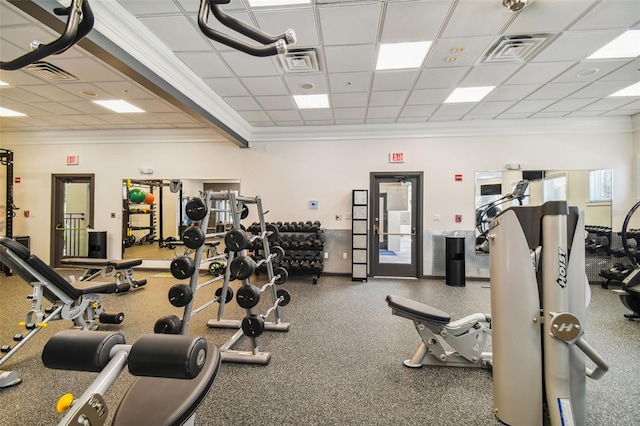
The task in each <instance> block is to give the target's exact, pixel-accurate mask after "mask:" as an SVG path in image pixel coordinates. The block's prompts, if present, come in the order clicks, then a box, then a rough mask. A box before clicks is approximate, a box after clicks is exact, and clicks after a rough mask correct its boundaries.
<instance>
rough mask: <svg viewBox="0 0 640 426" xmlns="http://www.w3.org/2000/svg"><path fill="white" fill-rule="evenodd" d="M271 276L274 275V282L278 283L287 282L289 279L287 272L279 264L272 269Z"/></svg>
mask: <svg viewBox="0 0 640 426" xmlns="http://www.w3.org/2000/svg"><path fill="white" fill-rule="evenodd" d="M273 276H274V277H276V281H275V283H276V284H278V285H280V284H284V283H286V282H287V280H288V279H289V272H287V270H286V269H284V268H283V267H281V266H278V267H277V268H274V269H273Z"/></svg>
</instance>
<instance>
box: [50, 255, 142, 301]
mask: <svg viewBox="0 0 640 426" xmlns="http://www.w3.org/2000/svg"><path fill="white" fill-rule="evenodd" d="M61 262H62V264H63V265H65V266H69V267H76V268H82V269H84V270H85V271H84V272H83V274H82V275H81V276H80V278H78V280H79V281H91V280H93V279H94V278H96V277H97V276H99V275H102V276H103V277H105V278H111V277H115V280H116V286H117V290H116V293H125V292H127V291H129V290H132V289H135V288H139V287H142V286H143V285H145V284H146V283H147V280H146V279H142V280H136V279H135V278H134V276H133V267H134V266H138V265H141V264H142V259H126V260H111V259H95V258H89V257H67V258H64V259H62V261H61Z"/></svg>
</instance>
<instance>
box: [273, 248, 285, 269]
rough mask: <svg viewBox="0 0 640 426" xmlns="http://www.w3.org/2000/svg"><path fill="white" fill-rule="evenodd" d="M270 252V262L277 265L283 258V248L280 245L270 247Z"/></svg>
mask: <svg viewBox="0 0 640 426" xmlns="http://www.w3.org/2000/svg"><path fill="white" fill-rule="evenodd" d="M271 254H272V255H273V257H272V258H271V259H272V261H271V263H272V264H273V265H279V264H280V262H282V259H284V249H283V248H282V247H280V246H273V247H271Z"/></svg>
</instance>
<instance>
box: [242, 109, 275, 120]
mask: <svg viewBox="0 0 640 426" xmlns="http://www.w3.org/2000/svg"><path fill="white" fill-rule="evenodd" d="M238 114H240V115H241V116H242V117H243V118H244V119H245V120H247V121H270V120H269V116H268V115H267V113H266V112H264V111H238Z"/></svg>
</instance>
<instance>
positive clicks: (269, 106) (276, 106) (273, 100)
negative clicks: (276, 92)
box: [256, 96, 296, 110]
mask: <svg viewBox="0 0 640 426" xmlns="http://www.w3.org/2000/svg"><path fill="white" fill-rule="evenodd" d="M256 100H257V101H258V103H259V104H260V105H261V106H262V108H264V109H266V110H284V109H294V108H295V107H296V105H295V102H294V101H293V98H292V97H291V96H257V97H256Z"/></svg>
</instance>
